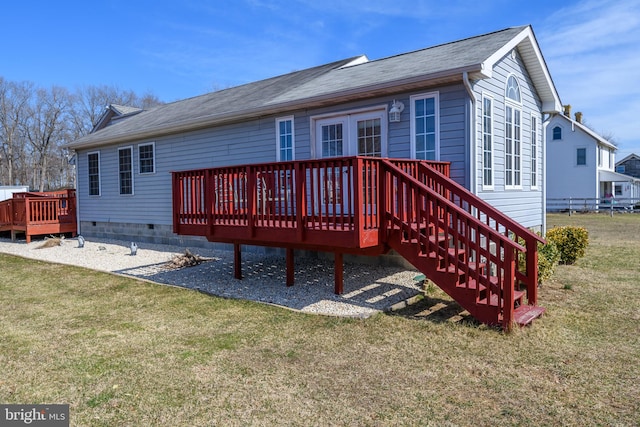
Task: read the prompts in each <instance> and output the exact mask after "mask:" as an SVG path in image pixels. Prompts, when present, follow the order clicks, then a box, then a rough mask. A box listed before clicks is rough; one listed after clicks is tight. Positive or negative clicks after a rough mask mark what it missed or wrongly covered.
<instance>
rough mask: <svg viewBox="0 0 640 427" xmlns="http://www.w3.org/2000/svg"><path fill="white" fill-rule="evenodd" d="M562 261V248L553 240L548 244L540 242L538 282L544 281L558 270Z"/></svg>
mask: <svg viewBox="0 0 640 427" xmlns="http://www.w3.org/2000/svg"><path fill="white" fill-rule="evenodd" d="M558 262H560V250H559V249H558V246H556V244H555V243H554V242H552V241H549V240H548V241H547V243H546V244H544V245H543V244H542V243H538V283H542V282H544V281H545V280H547V279H548V278H550V277H551V276H553V273H554V272H555V271H556V265H558Z"/></svg>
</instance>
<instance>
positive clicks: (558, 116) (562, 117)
mask: <svg viewBox="0 0 640 427" xmlns="http://www.w3.org/2000/svg"><path fill="white" fill-rule="evenodd" d="M553 119H555V120H564V121H566V122H567V123H569V124H570V125H571V126H572V129H575V128H577V129H579V130H581V131H582V132H584V133H586V134H587V135H588V136H589V137H591V138H592V139H593V140H595V142H596V143H598V144H600V145H604V146H605V147H608V148H612V149H613V150H614V151H615V150H617V149H618V147H616V146H615V145H613V144H612V143H611V142H609V141H608V140H606V139H605V138H603V137H602V136H600V135H599V134H598V133H597V132H595V131H594V130H592V129H589V128H588V127H587V126H585V125H583V124H582V123H580V122H577V121H575V120H573V119H572V118H570V117H567V116H565V115H564V114H556V115H555V116H554V117H553Z"/></svg>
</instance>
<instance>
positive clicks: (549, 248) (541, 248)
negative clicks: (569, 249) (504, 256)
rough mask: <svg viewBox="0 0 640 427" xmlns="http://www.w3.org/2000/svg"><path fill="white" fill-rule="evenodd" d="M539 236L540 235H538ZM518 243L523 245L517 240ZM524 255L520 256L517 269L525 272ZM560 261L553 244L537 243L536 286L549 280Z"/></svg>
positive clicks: (548, 242) (556, 248) (558, 253)
mask: <svg viewBox="0 0 640 427" xmlns="http://www.w3.org/2000/svg"><path fill="white" fill-rule="evenodd" d="M538 235H540V233H538ZM518 243H520V244H521V245H524V240H522V239H518ZM526 260H527V257H526V254H520V258H519V260H518V268H519V269H520V271H526V269H527V265H526V262H527V261H526ZM559 261H560V251H559V250H558V247H557V246H556V244H555V243H554V242H551V241H547V243H546V244H542V243H540V242H538V284H541V283H542V282H544V281H546V280H547V279H549V278H550V277H551V276H553V273H554V272H555V271H556V265H558V262H559Z"/></svg>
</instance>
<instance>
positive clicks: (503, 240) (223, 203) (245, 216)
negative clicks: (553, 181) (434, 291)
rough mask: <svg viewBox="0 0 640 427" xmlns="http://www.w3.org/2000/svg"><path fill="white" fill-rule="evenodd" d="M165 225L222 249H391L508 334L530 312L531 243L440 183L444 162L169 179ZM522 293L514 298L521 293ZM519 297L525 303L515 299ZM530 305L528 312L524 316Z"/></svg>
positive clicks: (260, 168)
mask: <svg viewBox="0 0 640 427" xmlns="http://www.w3.org/2000/svg"><path fill="white" fill-rule="evenodd" d="M173 229H174V232H175V233H177V234H185V235H200V236H206V237H207V239H208V240H210V241H216V242H227V243H232V244H234V248H235V252H236V257H235V259H236V272H235V273H236V277H237V278H241V272H240V245H243V244H251V245H261V246H275V247H282V248H286V249H287V257H286V258H287V284H288V285H291V284H293V276H294V274H293V249H310V250H319V251H328V252H333V253H334V254H335V260H336V262H335V267H336V273H335V277H336V279H335V280H336V293H341V292H342V254H344V253H353V254H365V255H379V254H382V253H385V252H387V251H388V250H390V249H395V250H396V251H397V252H398V253H399V254H400V255H402V256H403V257H404V258H406V259H407V260H408V261H409V262H411V263H412V264H413V265H414V266H416V268H418V269H419V270H420V271H422V272H423V273H425V275H426V277H427V278H429V279H430V280H432V281H433V282H435V283H436V284H437V285H438V286H440V287H441V288H442V289H443V290H445V292H447V293H448V294H449V295H451V296H452V297H453V298H454V299H456V301H458V302H459V303H460V304H461V305H462V306H463V307H465V308H466V309H467V310H469V312H470V313H471V314H472V315H474V316H475V317H476V318H477V319H478V320H480V321H482V322H485V323H489V324H499V325H502V326H503V327H505V328H509V327H510V325H511V323H512V322H516V323H521V324H527V323H530V322H531V320H532V319H533V318H535V317H537V316H539V315H540V314H542V312H543V311H544V309H542V308H540V307H535V306H536V304H537V284H538V283H537V281H538V277H537V244H538V242H539V241H541V239H540V238H539V237H538V236H537V235H535V234H533V233H531V232H530V231H529V230H527V229H526V228H524V227H522V226H520V225H519V224H518V223H516V222H514V221H513V220H511V219H510V218H508V217H506V216H505V215H504V214H502V213H501V212H499V211H497V210H496V209H494V208H493V207H491V206H490V205H488V204H487V203H486V202H484V201H483V200H481V199H479V198H478V197H476V196H475V195H473V194H471V193H470V192H469V191H467V190H466V189H465V188H463V187H461V186H460V185H458V184H456V183H455V182H454V181H453V180H451V179H449V164H448V163H443V162H426V161H416V160H395V159H381V158H372V157H346V158H331V159H320V160H305V161H294V162H279V163H268V164H253V165H242V166H232V167H224V168H212V169H200V170H192V171H183V172H174V173H173ZM521 289H524V290H521ZM525 296H526V304H525V300H524V298H525ZM531 307H534V308H531Z"/></svg>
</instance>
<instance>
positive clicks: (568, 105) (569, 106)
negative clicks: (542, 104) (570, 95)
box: [564, 104, 571, 118]
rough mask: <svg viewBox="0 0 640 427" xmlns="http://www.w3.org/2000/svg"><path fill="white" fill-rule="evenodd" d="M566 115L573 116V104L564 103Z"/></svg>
mask: <svg viewBox="0 0 640 427" xmlns="http://www.w3.org/2000/svg"><path fill="white" fill-rule="evenodd" d="M564 115H565V116H567V117H569V118H571V104H567V105H564Z"/></svg>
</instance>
